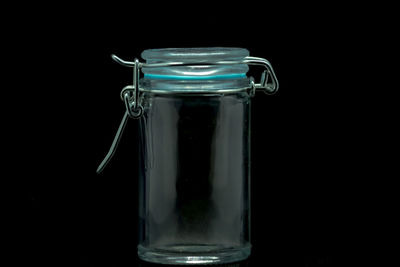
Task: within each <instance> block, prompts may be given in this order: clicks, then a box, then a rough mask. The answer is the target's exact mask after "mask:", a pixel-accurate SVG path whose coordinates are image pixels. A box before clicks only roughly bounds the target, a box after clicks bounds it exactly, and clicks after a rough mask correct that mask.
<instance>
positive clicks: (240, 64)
mask: <svg viewBox="0 0 400 267" xmlns="http://www.w3.org/2000/svg"><path fill="white" fill-rule="evenodd" d="M142 58H143V59H144V60H146V62H145V63H140V62H139V61H138V60H135V62H127V61H123V60H121V59H119V58H117V57H115V56H114V59H116V60H117V61H118V62H119V63H121V64H123V65H127V66H130V67H133V68H134V84H133V85H132V86H127V87H125V88H124V89H123V90H122V92H121V96H122V98H123V99H124V101H125V104H126V108H127V112H126V114H125V116H124V119H123V122H122V123H121V127H120V129H119V133H117V136H116V140H114V143H113V147H112V149H111V150H110V152H109V155H110V157H111V156H112V154H113V152H114V149H115V146H116V144H117V143H118V139H119V137H120V134H121V133H122V130H123V127H124V125H125V123H126V121H127V118H128V116H130V117H133V118H138V121H139V129H140V134H139V136H140V141H139V151H140V152H139V244H138V255H139V257H140V258H141V259H143V260H145V261H149V262H155V263H163V264H208V263H229V262H235V261H240V260H243V259H246V258H247V257H248V256H249V255H250V251H251V243H250V105H251V97H252V96H253V95H254V93H255V91H256V90H257V89H263V90H265V91H266V92H268V93H273V92H275V91H276V90H277V88H278V83H277V80H276V77H275V74H274V73H273V70H272V67H271V66H270V64H269V62H268V61H266V60H265V59H260V58H254V57H249V52H248V51H247V50H246V49H243V48H221V47H219V48H169V49H149V50H145V51H144V52H143V53H142ZM252 64H253V65H264V66H265V67H266V71H265V72H264V73H263V75H262V81H261V83H260V84H256V83H254V79H252V78H248V77H247V76H246V73H247V71H248V69H249V67H248V65H252ZM140 70H142V72H143V73H144V76H143V77H142V78H141V79H140V72H139V71H140ZM269 77H270V78H271V83H268V80H269V79H268V78H269ZM136 88H139V89H138V90H136ZM110 157H108V158H106V159H105V161H103V163H102V165H101V166H100V167H99V169H100V170H101V169H102V168H103V167H104V166H105V164H106V163H107V162H108V160H109V158H110ZM133 178H134V177H133Z"/></svg>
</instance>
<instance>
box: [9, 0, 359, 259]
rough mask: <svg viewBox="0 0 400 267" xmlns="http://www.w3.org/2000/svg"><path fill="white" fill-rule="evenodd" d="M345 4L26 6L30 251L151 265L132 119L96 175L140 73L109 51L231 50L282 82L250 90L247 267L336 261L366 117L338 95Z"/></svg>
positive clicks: (127, 55)
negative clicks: (142, 226)
mask: <svg viewBox="0 0 400 267" xmlns="http://www.w3.org/2000/svg"><path fill="white" fill-rule="evenodd" d="M47 8H48V7H47ZM350 12H351V11H349V10H347V11H344V10H343V9H342V8H340V7H338V6H335V7H334V6H318V5H315V4H314V5H311V4H310V5H307V4H304V3H303V4H301V5H300V4H290V6H278V5H275V4H272V3H267V4H266V5H265V6H262V5H261V4H260V3H253V2H232V3H230V4H229V8H228V5H227V4H225V5H223V4H220V5H216V4H215V3H208V2H196V3H189V2H186V3H182V4H180V5H172V4H171V3H168V4H162V3H155V2H151V3H141V4H140V5H139V4H132V5H131V6H128V5H118V4H116V3H110V4H99V3H96V4H93V5H85V6H83V5H79V4H73V5H72V4H71V5H65V6H63V5H59V6H52V7H50V10H47V11H45V10H43V11H42V12H40V13H35V14H37V15H30V16H28V18H29V19H28V20H27V21H26V23H25V24H24V26H23V32H18V31H15V32H14V34H15V35H21V36H22V37H23V39H24V40H26V42H28V43H29V47H26V46H18V47H17V49H19V50H20V54H21V55H23V56H22V57H23V59H26V60H29V61H34V62H40V64H36V65H34V66H32V67H30V68H28V69H29V71H28V72H24V76H25V77H27V79H28V80H29V81H30V84H33V85H34V86H33V88H35V90H28V91H27V93H26V94H27V97H26V98H25V99H24V104H25V107H26V109H29V110H31V111H33V112H34V113H33V114H34V115H33V116H30V117H29V118H28V119H27V122H26V123H25V124H24V127H25V128H26V132H28V133H29V138H26V137H24V139H27V142H26V143H27V144H26V146H25V152H26V153H25V154H24V157H25V158H26V162H27V163H26V164H25V165H24V167H23V168H21V167H20V168H17V169H16V172H25V171H27V170H29V174H30V175H29V176H25V177H27V179H26V182H27V184H28V192H29V194H28V201H29V203H30V206H29V216H28V220H27V222H28V224H27V225H28V226H27V229H28V230H27V238H28V242H27V248H28V251H29V252H30V253H28V254H27V259H28V260H29V261H30V262H32V263H35V264H36V263H40V264H44V263H52V264H53V263H54V264H59V263H72V264H76V265H84V266H97V265H105V266H129V265H131V266H132V265H137V264H142V265H143V263H141V262H139V261H138V260H137V256H136V244H137V243H136V242H137V240H136V236H137V233H136V231H137V222H136V220H137V208H136V207H137V193H136V192H137V181H135V180H131V179H128V177H129V176H128V175H127V174H128V173H131V172H136V169H135V168H136V167H137V165H135V164H136V163H135V162H136V157H137V156H136V151H137V143H136V142H135V140H137V133H136V132H137V126H136V123H135V121H133V120H130V121H129V123H128V126H127V128H126V130H125V133H124V136H123V138H122V140H121V144H120V147H119V149H118V150H117V153H116V156H115V158H114V159H113V161H112V162H111V163H110V165H109V166H108V167H107V168H106V169H105V171H104V172H103V173H102V174H100V175H97V174H96V173H95V171H96V168H97V166H98V164H99V163H100V162H101V160H102V158H103V156H104V155H105V154H106V152H107V151H108V148H109V145H110V144H111V142H112V139H113V136H114V134H115V132H116V130H117V127H118V125H119V122H120V119H121V118H122V115H123V112H124V106H123V103H122V102H121V101H120V99H119V91H120V89H121V88H123V87H124V86H125V85H127V84H129V83H131V78H132V74H131V70H130V69H128V68H124V67H122V66H120V65H118V64H116V63H114V62H113V61H112V60H111V57H110V55H111V54H112V53H115V54H117V55H118V56H120V57H122V58H124V59H127V60H133V59H134V58H135V57H139V56H140V53H141V52H142V51H143V50H144V49H147V48H163V47H205V46H233V47H244V48H247V49H248V50H249V51H250V54H251V55H252V56H258V57H263V58H266V59H268V60H269V61H270V62H271V64H272V65H273V67H274V69H275V72H276V75H277V77H278V79H279V81H280V91H279V92H278V93H277V94H276V95H274V96H267V95H264V94H263V93H257V95H256V96H255V97H254V99H253V106H252V137H251V138H252V139H251V141H252V244H253V253H252V256H251V257H250V259H249V261H247V262H246V263H244V264H245V265H250V266H256V265H258V264H260V263H261V265H266V266H267V265H282V266H283V265H288V264H291V265H293V266H313V265H319V266H331V265H337V264H340V263H341V259H342V255H344V254H346V253H347V252H348V250H349V248H350V247H351V242H352V241H351V236H350V240H349V235H348V234H347V233H349V231H351V228H352V227H353V226H352V224H351V223H350V218H351V216H353V211H352V207H351V205H350V204H349V200H350V196H349V195H350V194H351V190H352V188H353V186H354V181H353V182H350V181H351V179H350V177H352V176H353V174H354V170H355V168H356V167H355V163H354V155H355V151H356V150H357V149H359V148H360V145H359V143H358V142H359V141H357V133H356V132H354V131H352V129H353V128H354V127H355V126H354V124H357V123H360V121H359V120H356V118H358V113H357V108H355V107H354V103H355V101H356V93H355V92H351V91H347V93H346V97H343V94H342V92H343V90H346V80H344V79H343V77H342V78H341V79H338V78H337V75H338V70H340V68H346V67H348V64H347V65H346V66H343V65H342V64H341V62H343V61H344V60H345V59H346V58H347V56H348V52H349V51H352V50H353V49H354V47H353V45H352V43H351V42H350V41H349V40H350V38H351V37H352V35H353V34H354V33H352V32H351V31H349V30H348V28H346V27H343V26H342V24H339V23H338V21H339V20H338V17H340V21H342V22H343V21H344V20H347V19H348V15H349V13H350ZM28 13H29V12H28ZM38 14H40V15H38ZM21 36H19V37H21ZM347 62H349V61H347ZM350 64H351V63H350ZM257 70H258V69H254V76H255V78H256V80H258V79H259V74H258V73H259V71H257ZM21 72H22V71H21ZM354 75H355V74H354ZM339 87H340V90H339ZM354 90H357V89H354ZM351 107H353V108H351ZM348 144H351V145H348ZM345 235H346V237H345Z"/></svg>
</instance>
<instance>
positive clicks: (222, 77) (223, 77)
mask: <svg viewBox="0 0 400 267" xmlns="http://www.w3.org/2000/svg"><path fill="white" fill-rule="evenodd" d="M144 78H146V79H154V80H228V79H238V78H246V74H245V73H229V74H221V75H210V76H195V75H161V74H146V73H145V74H144Z"/></svg>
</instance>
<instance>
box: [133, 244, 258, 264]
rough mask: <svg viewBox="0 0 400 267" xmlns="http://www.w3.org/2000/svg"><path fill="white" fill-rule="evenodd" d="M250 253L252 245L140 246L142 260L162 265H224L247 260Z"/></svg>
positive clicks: (139, 252) (139, 253)
mask: <svg viewBox="0 0 400 267" xmlns="http://www.w3.org/2000/svg"><path fill="white" fill-rule="evenodd" d="M250 253H251V245H250V244H248V245H245V246H241V247H224V246H217V245H170V246H163V247H156V248H148V247H144V246H142V245H139V246H138V255H139V258H140V259H142V260H144V261H148V262H152V263H161V264H187V265H192V264H223V263H231V262H237V261H242V260H245V259H247V258H248V257H249V256H250Z"/></svg>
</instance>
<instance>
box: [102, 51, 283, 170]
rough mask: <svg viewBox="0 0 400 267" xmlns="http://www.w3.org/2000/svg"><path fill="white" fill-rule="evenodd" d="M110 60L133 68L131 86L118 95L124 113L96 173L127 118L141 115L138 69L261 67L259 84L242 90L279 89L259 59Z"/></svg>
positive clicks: (114, 146) (113, 147)
mask: <svg viewBox="0 0 400 267" xmlns="http://www.w3.org/2000/svg"><path fill="white" fill-rule="evenodd" d="M111 57H112V59H113V60H114V61H116V62H117V63H119V64H121V65H123V66H126V67H131V68H133V83H132V85H127V86H125V87H124V88H123V89H122V90H121V93H120V97H121V99H122V100H123V101H124V103H125V108H126V112H125V114H124V117H123V118H122V121H121V123H120V126H119V128H118V131H117V133H116V135H115V137H114V140H113V143H112V144H111V147H110V149H109V151H108V153H107V155H106V156H105V158H104V159H103V161H102V162H101V163H100V165H99V167H98V168H97V173H100V172H102V170H103V169H104V168H105V167H106V165H107V164H108V162H109V161H110V160H111V158H112V156H113V155H114V153H115V151H116V149H117V146H118V143H119V140H120V139H121V136H122V133H123V131H124V128H125V125H126V123H127V121H128V118H129V117H130V118H134V119H138V118H140V117H141V116H142V114H143V107H142V105H141V104H140V88H139V77H140V69H141V68H142V67H145V68H157V67H172V66H194V65H234V64H247V65H258V66H263V67H264V68H265V69H266V70H264V72H263V73H262V75H261V79H260V83H255V82H254V78H253V77H250V79H249V85H248V86H247V87H246V88H243V89H244V90H250V91H249V94H250V95H251V96H254V95H255V92H256V91H257V90H262V91H264V93H266V94H269V95H272V94H275V93H276V92H277V91H278V89H279V82H278V79H277V78H276V75H275V72H274V70H273V68H272V66H271V64H270V63H269V61H268V60H266V59H264V58H259V57H245V58H244V59H243V60H239V61H210V62H197V63H196V62H163V63H142V62H139V60H138V59H135V60H134V61H133V62H131V61H125V60H123V59H121V58H119V57H117V56H116V55H111Z"/></svg>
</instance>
